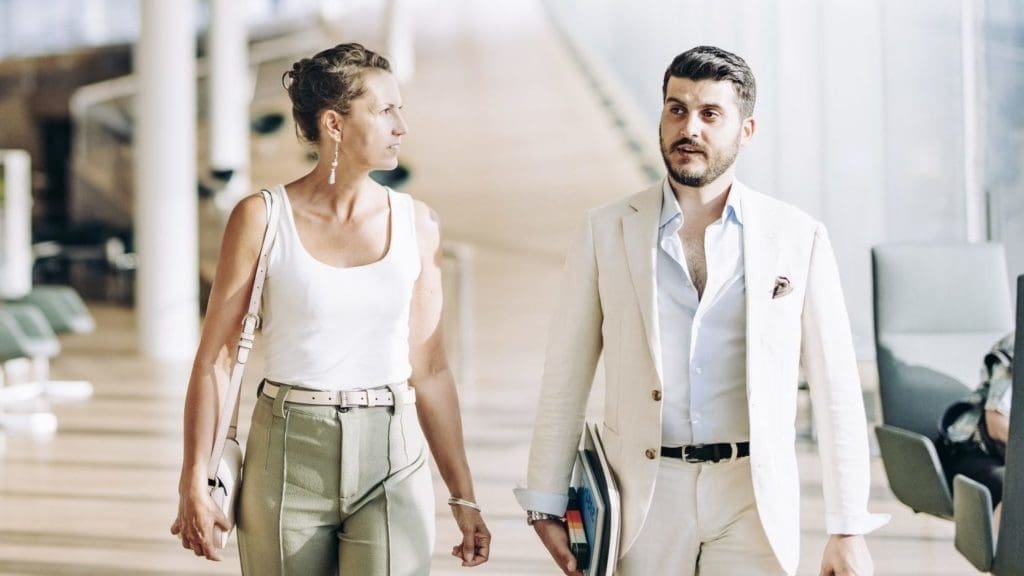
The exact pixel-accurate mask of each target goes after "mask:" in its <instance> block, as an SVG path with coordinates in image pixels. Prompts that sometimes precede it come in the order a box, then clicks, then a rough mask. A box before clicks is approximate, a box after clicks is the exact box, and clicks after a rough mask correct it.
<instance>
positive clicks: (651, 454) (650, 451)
mask: <svg viewBox="0 0 1024 576" xmlns="http://www.w3.org/2000/svg"><path fill="white" fill-rule="evenodd" d="M644 455H645V456H647V459H648V460H654V459H655V458H657V457H658V453H657V452H655V451H654V449H653V448H648V449H647V451H646V452H644Z"/></svg>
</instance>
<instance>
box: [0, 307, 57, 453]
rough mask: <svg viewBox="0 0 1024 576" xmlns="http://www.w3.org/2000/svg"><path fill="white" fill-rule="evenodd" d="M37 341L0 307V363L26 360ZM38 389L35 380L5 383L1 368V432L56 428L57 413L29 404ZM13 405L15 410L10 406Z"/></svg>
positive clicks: (48, 431)
mask: <svg viewBox="0 0 1024 576" xmlns="http://www.w3.org/2000/svg"><path fill="white" fill-rule="evenodd" d="M37 351H39V348H38V344H37V343H35V342H33V339H32V338H31V337H30V336H29V335H28V334H26V333H25V331H24V330H23V329H22V326H21V323H20V322H19V321H18V319H17V317H16V315H15V314H12V313H11V312H9V311H7V310H5V309H3V308H0V367H7V366H9V365H10V364H11V363H12V362H15V361H18V360H25V361H29V358H30V356H31V354H32V353H33V352H37ZM40 391H41V386H40V384H39V383H38V382H31V381H30V382H21V383H16V384H15V383H8V382H7V378H6V374H5V370H3V369H0V432H4V433H6V432H12V433H27V434H29V435H32V436H36V437H40V436H49V435H52V434H53V433H54V432H56V431H57V417H56V416H55V415H54V414H53V413H52V412H50V411H48V410H42V409H38V405H36V404H30V401H32V400H34V399H36V398H37V397H38V396H39V393H40ZM10 408H14V409H15V410H10Z"/></svg>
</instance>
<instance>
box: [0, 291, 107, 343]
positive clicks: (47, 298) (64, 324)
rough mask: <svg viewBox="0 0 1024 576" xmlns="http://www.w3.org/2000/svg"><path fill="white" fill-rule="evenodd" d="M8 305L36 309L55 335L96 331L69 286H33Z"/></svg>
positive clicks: (87, 310)
mask: <svg viewBox="0 0 1024 576" xmlns="http://www.w3.org/2000/svg"><path fill="white" fill-rule="evenodd" d="M9 303H12V304H14V303H21V304H32V305H33V306H36V307H38V308H39V309H40V310H41V311H42V312H43V314H44V315H45V316H46V320H47V321H48V322H49V323H50V326H51V327H52V328H53V331H54V332H56V333H57V334H69V333H70V334H88V333H90V332H92V331H93V330H95V329H96V321H95V320H94V319H93V317H92V314H90V313H89V308H87V307H86V305H85V302H83V301H82V298H81V297H80V296H79V295H78V292H75V290H74V289H73V288H71V287H70V286H34V287H33V288H32V291H31V292H29V293H28V294H27V295H26V296H24V297H22V298H19V299H17V300H11V301H9Z"/></svg>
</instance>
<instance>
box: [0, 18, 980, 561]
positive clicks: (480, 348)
mask: <svg viewBox="0 0 1024 576" xmlns="http://www.w3.org/2000/svg"><path fill="white" fill-rule="evenodd" d="M422 9H424V10H426V11H429V13H430V16H431V17H430V18H418V19H417V29H416V34H417V36H416V42H417V51H418V61H417V71H416V77H415V79H414V81H413V82H411V83H410V84H408V85H407V86H405V87H404V88H403V96H404V98H405V100H406V106H405V111H406V113H407V116H408V120H409V124H410V126H411V133H410V135H409V136H408V137H407V138H406V146H404V150H403V161H404V162H405V163H407V164H408V165H409V166H410V168H411V169H412V170H413V175H414V176H413V179H412V181H411V183H410V185H409V187H408V188H407V190H408V191H409V192H411V193H413V194H414V195H415V196H417V197H419V198H422V199H424V200H426V201H427V202H428V203H430V204H431V205H432V206H433V207H434V208H435V209H436V210H437V211H438V212H439V213H440V215H441V218H442V223H443V227H444V231H445V235H446V237H447V238H448V239H449V240H456V241H459V242H463V243H466V244H468V245H471V246H472V247H473V248H474V250H475V255H474V259H473V267H472V277H471V283H470V285H471V286H472V292H473V297H474V307H473V310H472V312H473V320H474V322H473V327H474V332H473V342H472V344H473V347H474V350H475V353H474V356H473V359H474V366H475V374H476V378H475V379H474V381H472V382H463V383H462V387H463V391H462V392H463V398H464V416H463V417H464V421H465V430H466V437H467V444H468V450H469V457H470V460H471V465H472V468H473V471H474V477H475V480H476V485H477V493H478V498H479V500H480V502H481V504H482V505H483V506H484V509H485V515H486V518H487V520H488V522H489V524H490V526H491V529H492V532H493V534H494V548H493V554H492V560H491V561H490V562H489V563H488V564H487V565H485V566H484V567H481V568H477V569H475V570H473V571H472V572H471V573H479V574H496V575H498V574H503V575H526V574H550V575H554V574H557V573H558V571H557V570H555V569H554V567H553V565H552V564H551V563H550V562H549V561H548V560H547V557H546V553H545V552H544V550H543V548H542V547H541V546H540V544H539V543H538V542H537V541H536V538H535V537H534V536H533V534H532V530H530V529H528V528H527V527H526V526H525V523H524V520H523V514H522V512H521V511H520V510H519V508H518V507H517V506H516V504H515V501H514V499H513V497H512V488H513V487H514V486H516V484H517V483H520V482H522V481H523V479H524V476H525V463H526V458H527V452H528V444H529V437H530V429H531V425H532V421H533V410H534V402H535V399H536V396H537V392H538V382H539V380H540V374H541V366H542V360H543V344H544V339H545V334H546V332H547V320H548V317H549V314H550V310H551V306H552V302H553V298H554V291H555V288H556V286H557V283H558V272H559V269H560V264H561V257H562V256H561V255H562V252H563V250H564V247H565V245H566V242H567V239H568V237H569V234H570V232H571V230H572V229H573V227H574V226H575V225H576V224H577V223H578V222H579V221H580V218H581V214H582V212H583V210H584V209H585V208H586V207H588V206H593V205H596V204H599V203H602V202H605V201H607V200H610V199H613V198H617V197H620V196H622V195H624V194H627V193H629V192H632V191H635V190H637V189H639V188H640V187H641V186H643V185H644V184H645V183H646V180H645V177H644V174H643V172H642V170H641V169H640V167H639V166H637V165H636V163H635V161H634V160H632V159H631V158H630V156H629V154H628V152H627V151H626V150H625V148H624V146H623V145H622V144H621V141H622V140H621V138H620V136H619V135H618V134H617V133H616V131H615V130H616V129H615V127H614V126H613V124H612V123H611V122H610V120H609V119H608V117H607V115H606V114H605V113H604V111H603V110H602V108H601V104H600V103H599V101H598V99H597V98H596V97H595V96H594V94H593V93H592V92H591V90H590V88H589V86H588V84H587V83H586V81H585V80H584V76H583V75H582V73H581V71H580V70H579V69H578V68H577V67H576V66H577V64H576V63H575V62H574V61H573V60H572V59H571V58H570V57H569V56H568V54H567V52H566V50H565V48H564V46H563V45H562V44H561V43H560V42H561V41H560V39H559V37H558V36H557V34H555V32H554V31H553V30H552V28H551V26H550V24H549V23H548V22H547V20H546V18H545V15H544V13H543V10H542V8H541V6H540V5H539V4H538V3H534V2H525V1H523V0H500V1H499V0H489V1H487V2H483V1H476V2H472V1H469V0H452V1H449V2H440V1H436V0H435V1H431V2H425V3H423V4H422ZM348 30H353V32H349V33H346V34H345V36H344V37H343V38H344V39H346V40H347V39H350V38H356V39H366V40H369V41H371V43H372V38H361V36H365V35H366V34H368V33H369V32H368V31H370V30H372V27H359V26H350V27H349V28H348ZM355 30H358V31H359V32H355ZM339 39H340V38H339ZM271 76H272V75H271ZM278 77H279V75H278ZM282 106H283V104H282ZM282 111H285V112H286V111H287V109H286V108H283V107H282ZM281 134H282V136H281V140H280V141H263V142H256V143H254V157H255V159H256V166H255V174H254V185H257V186H263V185H269V184H273V183H275V182H277V181H279V180H281V179H284V178H286V177H290V176H295V175H296V171H297V170H299V169H301V168H302V167H303V166H307V165H308V163H307V161H306V159H305V155H304V153H303V152H302V150H300V149H299V148H298V147H297V145H295V144H294V139H293V137H292V135H291V132H290V131H289V130H283V131H281ZM651 137H652V138H653V137H654V135H653V134H652V135H651ZM92 308H93V312H94V314H95V315H96V318H97V322H98V326H99V328H98V331H97V332H96V333H95V334H93V335H91V336H82V337H72V338H68V339H67V340H66V342H65V352H64V354H63V355H62V356H61V357H60V358H59V359H57V361H56V363H55V366H54V375H55V376H56V377H64V378H88V379H90V380H92V381H93V383H94V385H95V387H96V395H95V397H94V398H93V399H91V400H90V401H88V402H85V403H81V404H63V405H56V406H54V407H53V408H54V410H55V412H56V413H57V414H58V416H59V418H60V430H59V433H58V435H57V436H56V437H55V438H53V439H51V440H49V441H44V442H34V441H32V440H30V439H26V438H23V437H15V436H8V437H7V438H6V439H5V442H4V444H5V448H0V574H7V575H14V574H20V575H43V574H45V575H64V574H72V575H78V574H82V575H84V574H90V575H92V574H95V575H108V576H120V575H154V576H156V575H168V576H169V575H172V574H173V575H182V574H237V573H238V568H237V562H236V561H235V560H234V559H233V553H234V548H233V546H234V544H233V543H232V549H231V550H230V551H229V553H228V554H227V556H228V558H229V560H228V561H226V562H222V563H219V564H218V563H211V562H206V561H202V560H198V559H196V558H194V557H193V556H191V554H190V553H188V552H186V551H184V550H182V549H181V548H180V547H179V545H178V542H177V540H176V539H175V538H173V537H171V536H170V535H169V533H168V526H169V525H170V522H171V520H172V519H173V517H174V514H175V509H176V503H177V495H176V492H177V477H178V463H179V461H180V456H181V440H180V438H181V411H182V400H183V397H184V391H185V385H186V382H187V376H188V365H187V364H186V363H182V364H180V365H158V364H155V363H153V362H149V361H147V360H145V359H143V358H140V357H139V356H138V355H137V354H136V351H135V342H134V334H135V332H134V321H135V319H134V315H133V313H132V311H131V310H130V309H127V308H124V307H116V306H110V305H98V304H97V305H93V307H92ZM257 356H258V355H257ZM259 368H260V366H259V362H258V360H257V361H256V363H255V364H254V365H252V366H251V368H250V373H249V378H248V380H249V386H250V388H249V389H248V393H247V394H246V400H245V403H244V404H243V420H244V419H245V412H247V411H248V410H251V406H252V389H251V384H252V382H253V381H254V380H255V379H256V378H257V377H258V372H259ZM599 396H600V395H599V394H598V397H597V398H595V401H594V403H595V405H596V404H599V403H600V401H601V400H600V397H599ZM801 417H802V418H804V419H806V418H807V415H806V413H802V415H801ZM243 434H244V430H243ZM800 454H801V456H800V465H801V472H802V478H803V480H802V481H803V495H804V496H803V503H802V506H801V510H802V519H803V528H802V530H803V536H804V538H803V549H802V550H803V552H802V564H801V571H800V573H801V574H817V565H818V562H819V560H820V554H821V550H822V547H823V544H824V541H825V537H824V530H823V526H824V518H823V516H824V513H823V509H822V508H823V505H822V497H821V487H820V470H819V466H818V459H817V457H816V454H815V450H814V445H813V443H812V442H811V441H810V440H809V439H802V440H801V444H800ZM436 486H437V498H438V502H439V503H442V502H443V499H444V498H445V497H446V494H445V493H444V489H443V485H442V484H441V483H440V482H438V483H437V485H436ZM871 494H872V509H873V510H874V511H877V512H888V513H891V514H893V517H894V519H893V521H892V523H891V524H889V525H888V526H886V527H884V528H883V529H881V530H879V531H878V532H876V533H875V534H873V535H872V536H871V538H870V539H869V545H870V547H871V549H872V551H873V553H874V558H875V563H876V566H877V574H879V575H889V576H895V575H912V574H913V575H916V574H935V575H963V574H971V573H973V571H972V570H971V568H970V566H969V565H968V564H967V563H966V561H964V560H963V559H962V558H961V557H960V556H959V555H958V554H957V553H956V552H955V550H954V549H953V531H952V526H951V525H950V523H948V522H943V521H939V520H935V519H931V518H927V517H921V516H915V515H913V514H912V513H910V512H909V511H908V510H907V509H906V508H904V507H903V506H901V505H900V504H899V503H897V502H896V501H895V500H894V499H893V497H892V495H891V493H890V492H889V490H888V488H887V486H886V484H885V478H884V474H883V473H882V470H881V467H880V464H879V463H878V462H877V461H876V462H874V473H873V486H872V492H871ZM438 511H439V515H438V544H437V549H436V553H435V556H436V562H435V570H434V573H435V574H439V575H448V574H456V573H459V574H463V573H466V572H465V571H464V570H463V569H461V568H459V567H458V565H457V563H456V562H454V561H453V560H451V559H449V558H448V557H447V556H446V553H447V550H450V547H451V545H452V544H454V543H456V542H457V540H458V535H457V531H456V529H455V526H454V524H453V522H452V521H451V519H450V518H449V517H448V515H447V507H446V506H444V505H439V506H438Z"/></svg>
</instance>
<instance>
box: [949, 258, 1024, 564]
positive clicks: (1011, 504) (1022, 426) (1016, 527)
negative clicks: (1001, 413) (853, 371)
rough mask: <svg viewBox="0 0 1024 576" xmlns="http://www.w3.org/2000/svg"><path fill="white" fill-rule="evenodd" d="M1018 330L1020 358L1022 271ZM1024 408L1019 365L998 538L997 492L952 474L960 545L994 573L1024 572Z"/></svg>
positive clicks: (1023, 374) (1023, 347)
mask: <svg viewBox="0 0 1024 576" xmlns="http://www.w3.org/2000/svg"><path fill="white" fill-rule="evenodd" d="M1016 330H1017V336H1016V338H1017V340H1016V349H1015V350H1014V359H1015V361H1016V359H1017V358H1021V357H1022V354H1024V275H1021V276H1019V277H1017V329H1016ZM1020 414H1024V370H1017V369H1016V367H1015V369H1014V371H1013V406H1012V407H1011V409H1010V439H1009V442H1008V443H1007V445H1006V476H1005V481H1004V484H1003V500H1002V502H1003V516H1002V521H1001V522H1000V523H999V538H998V540H996V539H995V538H994V537H993V531H992V495H991V494H989V491H988V488H986V487H985V486H984V485H983V484H981V483H979V482H975V481H974V480H971V479H970V478H967V477H966V476H963V475H960V474H958V475H957V476H956V478H954V479H953V508H954V520H955V522H956V539H955V542H956V549H957V550H959V551H960V553H961V554H963V555H964V557H965V558H967V560H968V561H970V563H971V564H973V565H974V567H975V568H977V569H978V570H979V571H981V572H991V573H992V574H994V575H995V576H1010V575H1019V574H1024V442H1021V441H1020V440H1021V439H1022V438H1024V418H1021V417H1020V416H1019V415H1020ZM1014 438H1016V439H1017V440H1014Z"/></svg>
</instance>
